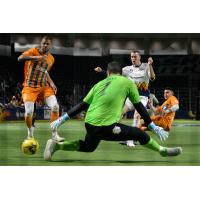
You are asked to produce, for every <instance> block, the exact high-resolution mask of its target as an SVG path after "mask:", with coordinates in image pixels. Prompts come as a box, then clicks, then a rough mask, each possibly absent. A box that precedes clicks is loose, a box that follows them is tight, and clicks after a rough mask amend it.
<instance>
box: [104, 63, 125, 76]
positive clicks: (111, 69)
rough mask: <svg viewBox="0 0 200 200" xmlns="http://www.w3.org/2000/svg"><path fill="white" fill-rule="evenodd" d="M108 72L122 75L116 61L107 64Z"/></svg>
mask: <svg viewBox="0 0 200 200" xmlns="http://www.w3.org/2000/svg"><path fill="white" fill-rule="evenodd" d="M107 70H108V72H110V73H113V74H118V73H119V74H122V68H121V67H120V63H118V62H116V61H112V62H110V63H108V68H107Z"/></svg>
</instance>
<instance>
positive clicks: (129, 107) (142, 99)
mask: <svg viewBox="0 0 200 200" xmlns="http://www.w3.org/2000/svg"><path fill="white" fill-rule="evenodd" d="M140 101H141V103H142V104H143V106H144V107H145V108H146V107H147V103H148V97H146V96H140ZM125 105H126V106H127V107H128V110H129V111H132V110H134V109H135V108H134V106H133V104H132V102H131V101H130V100H129V98H127V99H126V102H125Z"/></svg>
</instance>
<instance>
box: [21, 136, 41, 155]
mask: <svg viewBox="0 0 200 200" xmlns="http://www.w3.org/2000/svg"><path fill="white" fill-rule="evenodd" d="M38 149H39V143H38V141H37V140H35V139H33V138H32V139H25V140H24V141H23V143H22V145H21V150H22V152H23V153H24V154H27V155H33V154H35V153H36V152H37V151H38Z"/></svg>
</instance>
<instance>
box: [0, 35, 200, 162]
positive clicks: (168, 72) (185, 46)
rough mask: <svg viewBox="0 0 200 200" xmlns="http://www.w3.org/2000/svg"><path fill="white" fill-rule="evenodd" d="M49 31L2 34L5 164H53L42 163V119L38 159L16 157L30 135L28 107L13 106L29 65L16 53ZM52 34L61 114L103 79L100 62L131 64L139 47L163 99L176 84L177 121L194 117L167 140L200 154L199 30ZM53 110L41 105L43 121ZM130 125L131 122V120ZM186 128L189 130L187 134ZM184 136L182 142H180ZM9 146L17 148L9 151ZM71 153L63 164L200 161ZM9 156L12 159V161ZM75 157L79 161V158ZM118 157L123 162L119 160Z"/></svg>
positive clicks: (0, 80) (152, 86)
mask: <svg viewBox="0 0 200 200" xmlns="http://www.w3.org/2000/svg"><path fill="white" fill-rule="evenodd" d="M44 35H46V34H39V33H38V34H19V33H18V34H13V33H12V34H2V33H1V34H0V72H1V73H0V103H1V104H0V105H1V120H3V122H2V123H0V127H1V129H0V130H1V134H0V136H1V140H0V141H1V150H2V152H3V154H2V157H1V160H2V161H4V162H2V164H1V165H48V164H46V163H43V162H42V161H41V160H42V149H43V147H44V145H45V141H46V139H47V136H44V135H43V134H40V133H41V132H42V131H44V130H45V131H46V130H48V126H49V125H48V123H41V122H38V124H36V127H37V128H38V132H39V133H38V134H37V137H38V139H39V140H42V143H41V152H40V154H39V161H36V160H30V159H29V158H25V159H24V158H23V156H22V157H20V159H17V158H18V155H19V152H20V151H19V150H17V151H16V149H19V146H20V142H21V141H22V140H23V138H24V137H25V135H26V128H25V124H24V123H23V112H24V109H23V106H13V105H12V104H10V101H11V98H12V97H13V96H14V95H15V96H17V95H18V94H20V90H21V83H22V82H23V74H24V73H23V70H24V69H23V65H24V64H23V63H19V62H18V61H17V57H18V56H19V55H20V54H21V52H23V51H24V50H26V49H28V48H30V47H32V46H37V45H38V44H39V43H40V40H41V38H42V36H44ZM47 35H49V36H50V37H51V38H52V40H53V46H54V47H53V48H52V54H53V55H54V57H55V64H54V66H53V68H52V70H51V72H50V75H51V77H52V79H53V80H54V82H55V84H56V86H57V88H58V93H57V98H58V102H59V104H60V108H61V111H62V112H64V111H66V110H67V109H69V108H71V107H72V106H73V105H75V104H76V103H77V102H79V101H80V99H82V97H83V96H84V95H85V94H86V93H87V92H88V90H89V89H90V87H91V86H92V85H94V84H95V83H96V82H98V81H99V80H101V78H102V77H100V75H97V74H96V73H95V72H94V67H95V66H102V68H104V69H106V65H107V63H108V62H109V61H112V60H116V61H119V62H120V63H121V65H122V67H123V66H126V65H130V64H131V62H130V55H129V54H130V50H132V49H134V50H135V49H136V50H140V52H141V54H142V62H146V60H147V58H148V57H149V56H152V57H153V60H154V64H153V66H154V70H155V73H156V80H155V81H154V82H151V83H150V89H151V92H153V93H155V95H156V97H157V98H158V100H159V101H160V102H161V103H162V102H163V101H164V99H163V89H164V87H166V86H170V87H172V88H173V89H174V91H175V95H176V96H177V97H178V99H179V102H180V109H179V111H178V112H177V113H176V119H187V120H188V119H192V121H179V122H178V123H175V125H182V124H185V125H186V126H185V127H182V130H181V131H180V129H178V130H177V129H176V128H177V127H174V129H173V130H172V132H173V133H172V134H170V139H169V141H168V142H167V144H169V145H175V144H179V145H181V144H182V146H184V145H185V146H186V149H187V147H188V146H187V145H191V146H192V147H193V148H194V149H192V148H189V147H188V149H189V152H190V153H189V154H188V155H189V157H190V155H192V154H193V152H194V151H197V152H199V148H198V146H199V144H198V142H199V139H198V137H199V136H198V135H199V132H200V130H199V127H198V126H199V121H198V120H199V119H200V114H199V96H200V89H199V87H200V79H199V73H200V34H139V33H138V34H136V33H134V34H131V33H129V34H122V33H121V34H119V33H118V34H114V33H113V34H112V33H110V34H102V33H98V34H86V33H83V34H81V33H78V34H76V33H74V34H72V33H70V34H64V33H62V34H58V33H54V34H47ZM48 114H49V112H48V108H46V107H44V106H40V105H38V108H37V118H38V119H47V118H48ZM130 115H131V113H130ZM130 115H129V116H130ZM19 119H20V120H21V121H20V123H18V121H17V122H15V123H14V124H12V125H11V123H9V122H10V120H19ZM194 119H196V120H197V121H195V120H194ZM36 123H37V122H36ZM126 123H129V121H127V122H126ZM188 123H189V124H188ZM22 124H23V128H22ZM187 125H188V126H187ZM190 125H192V126H190ZM14 127H15V128H14ZM69 127H71V129H73V128H74V127H76V128H77V127H78V130H75V132H76V131H78V134H80V135H81V129H83V125H80V123H79V122H77V121H73V122H72V123H71V124H70V125H69ZM21 128H22V130H21ZM48 131H49V130H48ZM62 131H63V133H64V127H63V128H62V129H61V133H62ZM184 131H185V132H184ZM11 132H13V133H12V134H13V135H15V132H18V133H19V132H20V135H16V138H17V139H16V138H14V139H13V143H12V144H11V145H10V144H9V141H11V140H12V134H11ZM175 132H176V134H175ZM182 132H184V133H185V134H182ZM188 132H191V133H190V135H193V134H194V133H195V136H193V139H192V140H191V138H190V137H189V136H188ZM36 133H37V132H36ZM180 136H181V140H178V137H180ZM183 136H184V137H183ZM72 138H73V137H72ZM16 141H17V144H18V146H16V145H14V142H15V143H16ZM188 141H189V142H188ZM194 141H195V142H194ZM108 148H111V147H110V146H107V145H106V144H103V146H102V147H100V150H101V149H108ZM118 148H120V147H115V146H114V147H113V149H114V150H113V151H114V152H115V151H118V150H119V149H118ZM9 149H11V150H12V151H13V152H12V151H11V152H10V151H9ZM139 150H140V148H139ZM119 151H120V150H119ZM124 151H125V153H127V151H129V150H127V149H124ZM139 152H140V151H139ZM144 152H145V151H144ZM129 153H130V152H129ZM129 153H128V154H129ZM72 155H73V156H74V157H73V156H72V157H71V162H70V161H67V162H64V163H62V165H199V163H200V159H199V156H198V155H197V156H196V157H195V158H194V157H190V159H189V160H188V157H186V158H185V157H182V158H183V160H181V161H180V162H178V161H179V160H176V159H175V161H176V162H168V161H166V162H163V161H162V160H159V159H158V158H157V157H156V159H158V160H159V161H158V162H157V163H155V162H154V161H152V162H151V159H150V160H149V161H148V159H147V161H145V162H142V161H143V159H144V160H146V155H145V153H144V154H143V153H142V154H139V156H140V159H142V160H141V161H140V159H139V160H138V161H136V162H130V161H129V159H128V158H127V157H125V156H124V154H122V155H121V157H120V156H119V157H116V158H115V157H112V154H111V156H110V157H107V159H108V160H109V159H110V160H111V161H108V160H106V161H105V159H103V158H102V155H101V154H99V152H98V151H97V154H95V156H96V159H97V160H98V159H100V161H96V162H95V161H91V159H92V158H91V157H87V156H86V157H87V158H86V159H83V160H82V159H80V158H79V156H78V155H77V154H76V155H75V154H72ZM81 155H82V154H81ZM8 157H9V160H8V159H7V158H8ZM122 157H123V159H122ZM12 158H13V160H12ZM35 158H37V156H36V157H35ZM74 158H75V159H76V160H78V161H76V162H75V161H74V160H75V159H74ZM129 158H130V157H129ZM153 158H154V157H153ZM58 159H60V157H58ZM102 159H103V160H102ZM127 159H128V160H127ZM113 160H118V161H117V162H114V161H113ZM41 163H42V164H41ZM53 165H61V163H59V164H58V163H54V164H53Z"/></svg>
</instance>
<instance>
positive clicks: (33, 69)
mask: <svg viewBox="0 0 200 200" xmlns="http://www.w3.org/2000/svg"><path fill="white" fill-rule="evenodd" d="M23 55H25V56H41V54H40V52H39V49H37V48H31V49H29V50H28V51H25V52H24V53H23ZM53 63H54V57H53V56H52V55H51V54H50V53H48V55H47V59H46V61H45V62H42V61H26V62H25V66H24V75H25V80H24V86H28V87H33V88H38V87H44V86H48V84H47V79H46V76H45V71H49V70H50V69H51V67H52V65H53ZM26 71H27V72H26Z"/></svg>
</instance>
